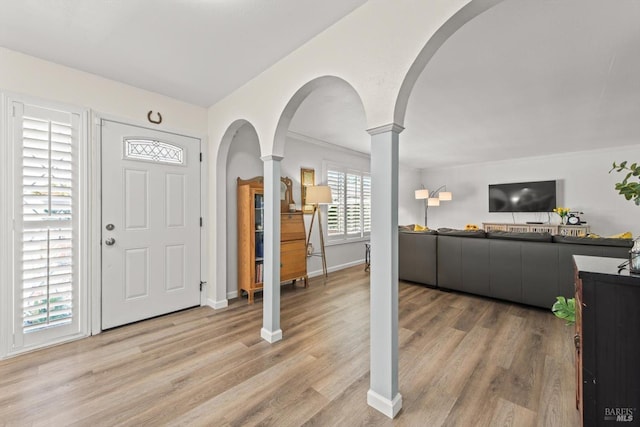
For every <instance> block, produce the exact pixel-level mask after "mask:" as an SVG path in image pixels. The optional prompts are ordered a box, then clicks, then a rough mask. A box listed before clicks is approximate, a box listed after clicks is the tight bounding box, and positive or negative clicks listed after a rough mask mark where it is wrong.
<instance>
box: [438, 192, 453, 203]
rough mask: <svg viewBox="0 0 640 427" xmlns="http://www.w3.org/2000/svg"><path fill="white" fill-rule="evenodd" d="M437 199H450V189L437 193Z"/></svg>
mask: <svg viewBox="0 0 640 427" xmlns="http://www.w3.org/2000/svg"><path fill="white" fill-rule="evenodd" d="M438 199H440V200H445V201H446V200H451V199H453V195H452V194H451V191H441V192H440V193H438Z"/></svg>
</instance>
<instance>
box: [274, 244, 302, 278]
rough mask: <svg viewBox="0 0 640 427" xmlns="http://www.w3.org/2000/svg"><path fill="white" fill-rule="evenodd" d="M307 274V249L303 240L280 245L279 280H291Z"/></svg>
mask: <svg viewBox="0 0 640 427" xmlns="http://www.w3.org/2000/svg"><path fill="white" fill-rule="evenodd" d="M306 275H307V251H306V250H305V244H304V240H296V241H292V242H282V243H281V245H280V280H281V281H283V282H284V281H286V280H293V279H296V278H299V277H304V276H306Z"/></svg>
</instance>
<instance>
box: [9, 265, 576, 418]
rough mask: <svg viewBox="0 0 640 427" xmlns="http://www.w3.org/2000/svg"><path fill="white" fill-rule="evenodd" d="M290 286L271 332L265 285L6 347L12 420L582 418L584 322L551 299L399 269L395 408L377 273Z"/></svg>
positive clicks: (348, 273)
mask: <svg viewBox="0 0 640 427" xmlns="http://www.w3.org/2000/svg"><path fill="white" fill-rule="evenodd" d="M282 291H283V292H282V321H281V324H282V329H283V331H284V339H283V340H282V341H280V342H278V343H276V344H273V345H270V344H268V343H266V342H265V341H263V340H261V339H260V327H261V324H262V314H261V313H262V312H261V306H262V303H261V299H260V296H259V295H258V301H257V303H256V304H255V305H254V306H248V305H247V304H246V298H245V299H243V300H242V301H234V302H232V304H231V305H230V307H229V308H228V309H225V310H221V311H213V310H212V309H210V308H208V307H201V308H196V309H192V310H188V311H184V312H181V313H175V314H172V315H168V316H164V317H161V318H156V319H152V320H148V321H145V322H141V323H138V324H134V325H129V326H125V327H122V328H118V329H114V330H111V331H107V332H105V333H103V334H100V335H97V336H95V337H91V338H87V339H83V340H80V341H76V342H73V343H69V344H64V345H60V346H57V347H53V348H50V349H45V350H41V351H37V352H33V353H30V354H25V355H22V356H18V357H15V358H12V359H8V360H5V361H0V424H2V425H12V426H13V425H17V426H23V425H36V426H39V425H46V426H74V425H78V426H103V425H104V426H115V425H131V426H142V425H150V426H159V425H197V426H251V425H261V426H278V427H283V426H300V425H309V426H390V425H397V426H429V427H432V426H433V427H435V426H465V427H466V426H498V425H499V426H509V425H512V426H518V427H520V426H561V427H565V426H575V425H578V413H577V411H576V409H575V406H574V392H575V391H574V390H575V389H574V370H573V353H572V347H571V345H572V331H571V328H568V327H566V326H565V325H564V322H562V321H560V320H558V319H556V318H555V317H553V315H552V314H551V313H550V312H548V311H545V310H537V309H533V308H527V307H522V306H518V305H513V304H508V303H503V302H496V301H492V300H488V299H483V298H478V297H473V296H468V295H461V294H456V293H447V292H442V291H438V290H433V289H428V288H425V287H422V286H419V285H412V284H406V283H401V284H400V374H399V376H400V378H399V380H400V392H401V394H402V395H403V400H404V404H403V409H402V411H401V412H400V414H399V415H398V416H397V417H396V419H395V420H393V421H392V420H390V419H388V418H386V417H385V416H383V415H382V414H380V413H378V412H376V411H375V410H373V409H372V408H370V407H369V406H367V403H366V393H367V390H368V388H369V276H368V273H365V272H364V271H363V268H362V267H360V266H358V267H354V268H351V269H349V270H344V271H342V272H338V273H334V274H332V275H330V278H329V280H328V281H327V282H326V285H325V284H324V283H323V280H322V279H321V278H316V279H312V280H311V281H310V286H309V288H308V289H304V288H297V289H292V288H291V287H290V286H284V287H283V288H282Z"/></svg>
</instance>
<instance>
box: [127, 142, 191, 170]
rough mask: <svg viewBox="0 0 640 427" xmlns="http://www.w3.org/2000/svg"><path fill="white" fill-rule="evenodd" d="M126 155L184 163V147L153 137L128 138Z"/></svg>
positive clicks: (149, 159)
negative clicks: (153, 138)
mask: <svg viewBox="0 0 640 427" xmlns="http://www.w3.org/2000/svg"><path fill="white" fill-rule="evenodd" d="M124 142H125V149H124V155H125V158H128V159H136V160H146V161H151V162H158V163H170V164H173V165H176V164H177V165H182V164H184V149H183V148H182V147H178V146H177V145H173V144H168V143H166V142H160V141H157V140H152V139H138V138H135V139H134V138H131V139H129V138H126V139H125V140H124Z"/></svg>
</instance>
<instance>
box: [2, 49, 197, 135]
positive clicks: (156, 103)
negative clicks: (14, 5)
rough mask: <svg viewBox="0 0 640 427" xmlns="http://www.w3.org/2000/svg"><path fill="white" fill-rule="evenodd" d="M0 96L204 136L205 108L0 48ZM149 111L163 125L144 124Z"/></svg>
mask: <svg viewBox="0 0 640 427" xmlns="http://www.w3.org/2000/svg"><path fill="white" fill-rule="evenodd" d="M0 90H4V91H9V92H15V93H19V94H23V95H29V96H33V97H37V98H41V99H43V100H45V101H53V102H59V103H66V104H71V105H75V106H77V107H81V108H87V109H91V110H93V111H95V112H98V113H104V114H110V115H114V116H117V117H120V118H127V119H131V120H135V121H137V122H142V123H147V124H149V125H150V126H151V127H154V128H160V129H170V130H174V131H182V132H185V133H187V134H189V135H190V136H198V137H204V136H205V135H206V133H207V110H206V109H205V108H202V107H199V106H195V105H191V104H187V103H185V102H182V101H178V100H175V99H172V98H169V97H166V96H163V95H159V94H157V93H153V92H149V91H146V90H142V89H138V88H135V87H133V86H128V85H125V84H122V83H118V82H116V81H113V80H109V79H105V78H103V77H99V76H96V75H94V74H89V73H85V72H83V71H78V70H75V69H73V68H68V67H64V66H61V65H58V64H54V63H53V62H48V61H45V60H42V59H38V58H34V57H32V56H28V55H24V54H22V53H18V52H14V51H11V50H9V49H5V48H2V47H0ZM150 110H152V111H153V112H154V117H155V113H156V112H160V113H161V114H162V124H161V125H153V124H151V123H149V122H148V121H147V113H148V112H149V111H150Z"/></svg>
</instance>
